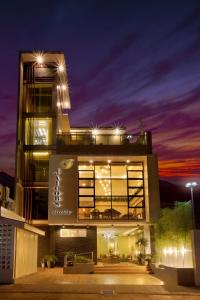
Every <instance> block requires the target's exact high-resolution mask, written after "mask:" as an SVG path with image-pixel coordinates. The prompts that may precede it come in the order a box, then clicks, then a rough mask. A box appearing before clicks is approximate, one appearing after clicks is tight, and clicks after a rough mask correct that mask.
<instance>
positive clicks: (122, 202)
mask: <svg viewBox="0 0 200 300" xmlns="http://www.w3.org/2000/svg"><path fill="white" fill-rule="evenodd" d="M127 218H128V197H112V219H127Z"/></svg>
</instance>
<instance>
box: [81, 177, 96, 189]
mask: <svg viewBox="0 0 200 300" xmlns="http://www.w3.org/2000/svg"><path fill="white" fill-rule="evenodd" d="M93 186H94V180H93V179H92V180H90V179H80V180H79V187H93Z"/></svg>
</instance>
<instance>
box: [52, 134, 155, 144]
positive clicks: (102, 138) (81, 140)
mask: <svg viewBox="0 0 200 300" xmlns="http://www.w3.org/2000/svg"><path fill="white" fill-rule="evenodd" d="M149 143H151V133H150V132H145V133H144V134H138V135H136V134H122V135H117V134H96V135H93V134H92V133H90V132H88V133H71V134H67V133H66V134H57V145H130V144H140V145H148V144H149Z"/></svg>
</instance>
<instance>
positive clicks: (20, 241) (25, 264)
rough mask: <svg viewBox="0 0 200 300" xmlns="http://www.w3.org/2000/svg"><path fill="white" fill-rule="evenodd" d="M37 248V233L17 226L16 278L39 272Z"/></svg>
mask: <svg viewBox="0 0 200 300" xmlns="http://www.w3.org/2000/svg"><path fill="white" fill-rule="evenodd" d="M37 249H38V236H37V234H35V233H32V232H29V231H27V230H24V229H21V228H16V231H15V270H14V273H15V275H14V277H15V278H19V277H21V276H25V275H28V274H31V273H35V272H37Z"/></svg>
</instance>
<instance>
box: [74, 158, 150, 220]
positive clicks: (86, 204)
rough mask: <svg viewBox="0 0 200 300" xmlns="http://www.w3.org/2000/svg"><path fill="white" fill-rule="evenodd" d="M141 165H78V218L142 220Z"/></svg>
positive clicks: (139, 163) (142, 184) (138, 163)
mask: <svg viewBox="0 0 200 300" xmlns="http://www.w3.org/2000/svg"><path fill="white" fill-rule="evenodd" d="M144 203H145V202H144V170H143V163H142V162H134V163H131V164H125V163H111V164H108V163H100V162H98V163H94V164H86V163H80V164H79V219H96V220H109V219H112V220H113V219H117V220H140V219H144V206H145V204H144Z"/></svg>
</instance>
